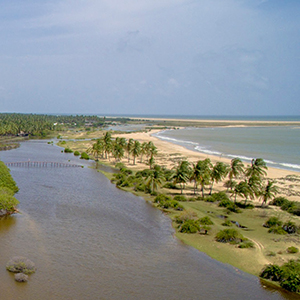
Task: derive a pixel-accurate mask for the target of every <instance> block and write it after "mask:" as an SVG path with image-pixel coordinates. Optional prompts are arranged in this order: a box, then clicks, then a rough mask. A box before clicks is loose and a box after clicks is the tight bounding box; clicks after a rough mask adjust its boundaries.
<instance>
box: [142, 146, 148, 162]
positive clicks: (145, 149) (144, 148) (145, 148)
mask: <svg viewBox="0 0 300 300" xmlns="http://www.w3.org/2000/svg"><path fill="white" fill-rule="evenodd" d="M144 154H147V142H144V143H142V145H141V163H142V162H143V156H144Z"/></svg>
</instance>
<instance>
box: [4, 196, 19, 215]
mask: <svg viewBox="0 0 300 300" xmlns="http://www.w3.org/2000/svg"><path fill="white" fill-rule="evenodd" d="M19 203H20V202H19V201H18V200H17V199H16V198H15V197H14V196H11V195H7V194H0V210H2V209H3V210H6V211H7V212H14V211H15V209H16V207H17V205H18V204H19Z"/></svg>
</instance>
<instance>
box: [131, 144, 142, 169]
mask: <svg viewBox="0 0 300 300" xmlns="http://www.w3.org/2000/svg"><path fill="white" fill-rule="evenodd" d="M131 153H132V156H133V164H134V165H135V159H136V157H137V156H139V155H140V154H141V143H140V142H139V141H134V143H133V146H132V149H131Z"/></svg>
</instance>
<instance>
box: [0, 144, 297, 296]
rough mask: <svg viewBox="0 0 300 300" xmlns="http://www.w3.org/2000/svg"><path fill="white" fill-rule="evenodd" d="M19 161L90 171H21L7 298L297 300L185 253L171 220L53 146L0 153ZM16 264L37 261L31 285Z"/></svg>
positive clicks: (4, 236)
mask: <svg viewBox="0 0 300 300" xmlns="http://www.w3.org/2000/svg"><path fill="white" fill-rule="evenodd" d="M0 159H1V160H2V161H4V162H12V161H27V160H28V159H30V160H32V161H57V162H68V160H70V162H71V163H77V164H78V163H79V164H84V168H18V167H11V174H12V176H13V177H14V179H15V181H16V182H17V185H18V186H19V188H20V191H19V193H18V194H16V197H17V198H18V199H19V201H20V205H19V210H20V211H21V214H17V215H13V216H10V217H7V218H4V219H1V220H0V241H1V247H0V249H1V250H0V254H1V255H0V299H1V300H8V299H9V300H10V299H14V300H16V299H22V300H24V299H25V300H27V299H28V300H29V299H34V300H40V299H41V300H48V299H51V300H52V299H64V300H69V299H70V300H71V299H72V300H85V299H93V300H95V299H145V300H147V299H172V300H173V299H299V298H298V297H296V296H294V295H292V294H290V293H285V292H283V291H277V290H273V289H270V288H266V287H263V286H262V284H261V283H260V281H259V279H258V278H256V277H254V276H252V275H249V274H246V273H243V272H241V271H239V270H237V269H235V268H233V267H231V266H229V265H226V264H222V263H219V262H218V261H215V260H212V259H211V258H209V257H208V256H207V255H206V254H204V253H201V252H199V251H197V250H195V249H193V248H191V247H189V246H186V245H184V244H183V243H181V242H180V241H179V240H178V239H176V238H175V237H174V236H173V234H174V230H173V228H172V226H171V222H170V220H169V218H168V217H167V216H165V215H164V214H162V212H161V211H159V210H157V209H155V208H154V207H152V205H151V204H149V203H147V202H146V201H144V199H143V198H140V197H136V196H134V195H132V194H130V193H126V192H123V191H121V190H119V189H117V188H116V187H115V186H114V185H113V184H111V183H110V181H109V180H108V179H107V178H106V177H105V176H104V175H103V174H101V173H99V172H97V171H96V170H95V169H92V168H89V166H92V165H93V163H94V162H91V161H82V160H80V159H79V158H77V157H75V156H74V155H73V154H65V153H61V148H59V147H57V146H53V145H49V144H47V142H45V141H28V142H23V143H21V147H20V148H18V149H15V150H11V151H6V152H1V153H0ZM13 256H26V257H28V258H29V259H31V260H32V261H34V262H35V264H36V267H37V272H36V273H35V274H33V275H30V278H29V282H28V283H25V284H24V283H17V282H15V281H14V277H13V274H11V273H9V272H7V271H6V270H5V265H6V262H7V261H8V260H9V259H10V258H11V257H13Z"/></svg>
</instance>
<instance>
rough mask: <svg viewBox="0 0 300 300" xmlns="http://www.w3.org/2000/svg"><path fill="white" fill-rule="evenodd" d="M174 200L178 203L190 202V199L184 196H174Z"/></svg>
mask: <svg viewBox="0 0 300 300" xmlns="http://www.w3.org/2000/svg"><path fill="white" fill-rule="evenodd" d="M174 200H176V201H183V202H184V201H188V199H187V198H186V197H185V196H184V195H176V196H174Z"/></svg>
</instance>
